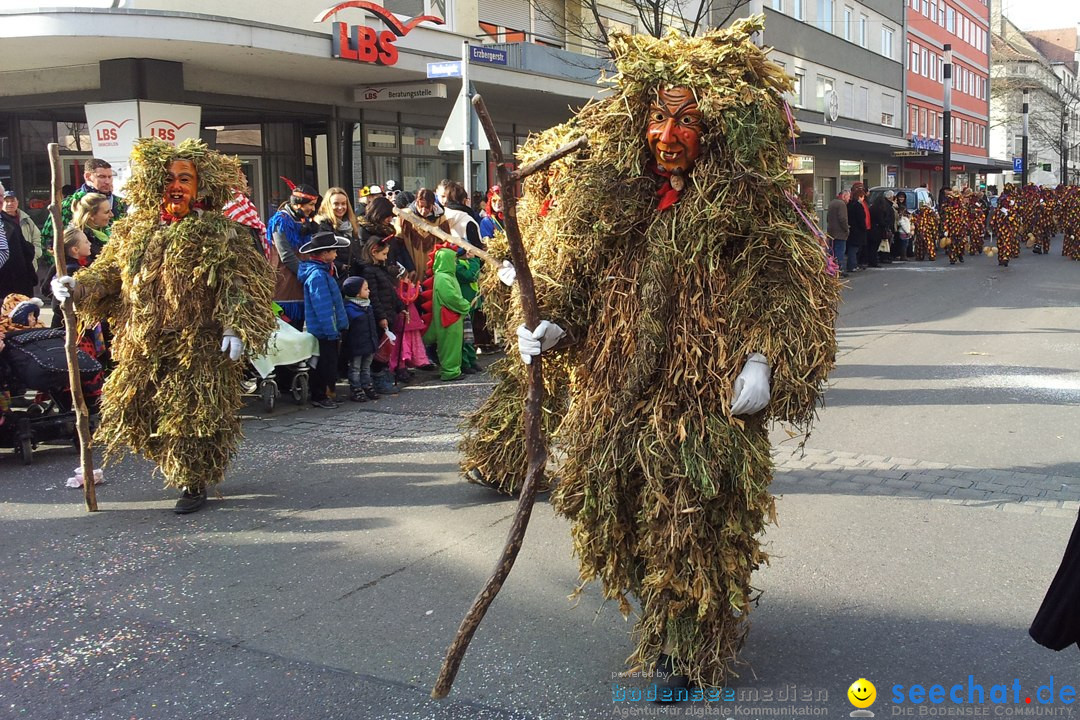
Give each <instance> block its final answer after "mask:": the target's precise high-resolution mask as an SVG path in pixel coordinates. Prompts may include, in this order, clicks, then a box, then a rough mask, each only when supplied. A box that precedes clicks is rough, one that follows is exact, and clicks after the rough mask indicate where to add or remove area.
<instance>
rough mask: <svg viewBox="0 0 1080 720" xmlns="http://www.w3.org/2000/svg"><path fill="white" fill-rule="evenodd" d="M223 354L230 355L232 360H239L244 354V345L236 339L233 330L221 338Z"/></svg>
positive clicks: (226, 332)
mask: <svg viewBox="0 0 1080 720" xmlns="http://www.w3.org/2000/svg"><path fill="white" fill-rule="evenodd" d="M221 352H223V353H229V359H230V360H239V359H240V356H241V355H243V354H244V343H243V342H242V341H241V340H240V338H238V337H236V335H235V334H234V333H233V331H232V330H226V331H225V335H224V336H222V338H221Z"/></svg>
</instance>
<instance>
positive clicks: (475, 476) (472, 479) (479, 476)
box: [465, 468, 491, 487]
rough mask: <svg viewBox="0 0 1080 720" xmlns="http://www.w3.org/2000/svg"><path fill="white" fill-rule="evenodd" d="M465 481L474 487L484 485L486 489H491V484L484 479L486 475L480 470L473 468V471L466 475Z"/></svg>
mask: <svg viewBox="0 0 1080 720" xmlns="http://www.w3.org/2000/svg"><path fill="white" fill-rule="evenodd" d="M465 480H466V481H467V482H469V483H470V484H472V485H484V486H486V487H491V483H489V482H488V480H487V478H486V477H484V473H482V472H480V468H473V469H472V470H470V471H468V472H467V473H465Z"/></svg>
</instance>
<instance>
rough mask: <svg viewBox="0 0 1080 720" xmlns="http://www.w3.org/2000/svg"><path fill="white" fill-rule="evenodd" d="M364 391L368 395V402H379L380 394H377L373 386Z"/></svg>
mask: <svg viewBox="0 0 1080 720" xmlns="http://www.w3.org/2000/svg"><path fill="white" fill-rule="evenodd" d="M363 390H364V394H365V395H367V398H368V400H378V399H379V393H377V392H375V388H374V387H372V386H371V385H368V386H367V387H366V388H363Z"/></svg>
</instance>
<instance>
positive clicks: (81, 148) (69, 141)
mask: <svg viewBox="0 0 1080 720" xmlns="http://www.w3.org/2000/svg"><path fill="white" fill-rule="evenodd" d="M56 138H57V140H56V141H57V143H59V145H60V149H61V150H70V151H72V152H80V153H88V152H93V144H92V143H91V142H90V129H89V128H88V127H87V126H86V123H81V122H71V123H67V122H60V123H56Z"/></svg>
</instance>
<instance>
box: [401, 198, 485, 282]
mask: <svg viewBox="0 0 1080 720" xmlns="http://www.w3.org/2000/svg"><path fill="white" fill-rule="evenodd" d="M394 214H395V215H397V216H398V217H399V218H401V219H402V220H404V221H405V222H407V223H409V224H410V225H415V226H416V227H418V228H420V229H421V230H424V231H425V232H427V233H428V234H429V235H434V236H435V237H437V238H439V239H440V240H442V241H444V242H448V243H452V244H454V245H457V246H458V247H460V248H465V249H466V250H468V251H469V252H471V253H472V254H473V255H475V256H476V257H478V258H482V259H483V260H484V262H486V263H488V264H490V265H492V266H493V267H495V268H496V269H498V268H500V267H502V263H501V262H499V261H498V260H496V259H495V258H493V257H492V256H491V255H490V254H489V253H488V252H487V251H486V250H481V249H480V248H478V247H476V246H475V245H473V244H472V243H470V242H469V241H468V240H465V239H463V238H459V237H454V236H453V235H451V234H450V233H448V232H446V231H445V230H443V229H442V228H441V227H439V226H438V225H435V224H433V223H429V222H428V221H427V220H425V219H424V218H422V217H420V216H419V215H417V214H416V213H414V212H413V211H412V210H409V209H407V208H394Z"/></svg>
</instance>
